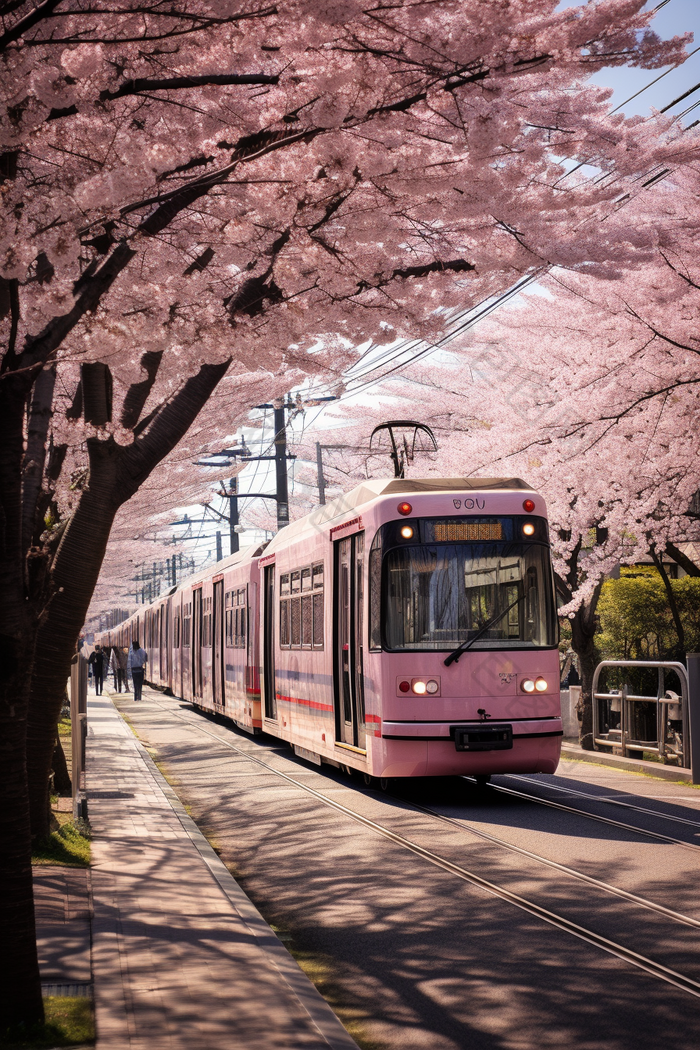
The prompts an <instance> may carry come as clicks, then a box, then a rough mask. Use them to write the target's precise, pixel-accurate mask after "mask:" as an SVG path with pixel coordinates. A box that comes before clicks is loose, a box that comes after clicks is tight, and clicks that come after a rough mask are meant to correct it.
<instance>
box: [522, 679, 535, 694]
mask: <svg viewBox="0 0 700 1050" xmlns="http://www.w3.org/2000/svg"><path fill="white" fill-rule="evenodd" d="M520 688H521V689H522V691H523V692H524V693H534V691H535V683H534V682H533V680H532V679H531V678H523V680H522V682H521V683H520Z"/></svg>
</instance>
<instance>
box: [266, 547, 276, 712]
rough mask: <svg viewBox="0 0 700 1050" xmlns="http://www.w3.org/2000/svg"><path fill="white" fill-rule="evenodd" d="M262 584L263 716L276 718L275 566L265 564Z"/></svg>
mask: <svg viewBox="0 0 700 1050" xmlns="http://www.w3.org/2000/svg"><path fill="white" fill-rule="evenodd" d="M264 573H265V581H264V584H263V597H264V608H263V632H264V640H263V678H264V689H265V718H277V693H276V690H275V567H274V565H266V566H265V569H264Z"/></svg>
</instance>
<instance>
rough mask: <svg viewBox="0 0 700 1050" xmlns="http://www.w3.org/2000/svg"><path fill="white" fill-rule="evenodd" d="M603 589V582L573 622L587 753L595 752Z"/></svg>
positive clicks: (577, 612)
mask: <svg viewBox="0 0 700 1050" xmlns="http://www.w3.org/2000/svg"><path fill="white" fill-rule="evenodd" d="M602 587H603V581H602V580H601V582H600V583H599V584H598V585H597V587H596V589H595V590H594V592H593V594H592V595H591V597H590V599H589V600H588V601H586V602H584V603H583V604H582V605H580V606H579V607H578V609H577V610H576V613H575V614H574V618H573V620H572V621H571V648H572V649H573V650H574V652H575V653H576V655H577V656H578V661H579V667H580V668H581V700H580V705H581V706H580V714H581V736H580V744H581V747H582V748H583V749H584V751H594V750H595V745H594V743H593V696H592V692H593V675H594V673H595V669H596V665H597V663H598V654H597V652H596V647H595V633H596V628H597V618H596V614H595V612H596V609H597V607H598V599H599V598H600V592H601V590H602Z"/></svg>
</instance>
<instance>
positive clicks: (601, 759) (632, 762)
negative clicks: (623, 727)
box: [561, 744, 693, 784]
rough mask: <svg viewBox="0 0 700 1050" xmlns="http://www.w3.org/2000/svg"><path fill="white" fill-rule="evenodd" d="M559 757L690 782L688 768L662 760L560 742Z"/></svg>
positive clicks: (691, 779)
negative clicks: (594, 749)
mask: <svg viewBox="0 0 700 1050" xmlns="http://www.w3.org/2000/svg"><path fill="white" fill-rule="evenodd" d="M561 757H562V758H563V759H568V760H569V761H574V762H592V763H593V764H594V765H599V766H612V767H613V768H615V769H626V770H627V772H628V773H646V774H647V775H648V776H650V777H658V778H659V780H674V781H677V782H678V781H682V782H683V783H686V784H692V782H693V777H692V773H691V772H690V770H689V769H682V768H681V767H680V766H665V765H663V763H662V762H645V761H643V760H642V759H640V758H624V757H623V756H622V755H611V754H609V753H608V752H607V751H584V750H583V748H582V747H578V746H577V745H575V744H562V748H561Z"/></svg>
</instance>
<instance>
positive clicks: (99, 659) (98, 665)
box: [88, 645, 105, 696]
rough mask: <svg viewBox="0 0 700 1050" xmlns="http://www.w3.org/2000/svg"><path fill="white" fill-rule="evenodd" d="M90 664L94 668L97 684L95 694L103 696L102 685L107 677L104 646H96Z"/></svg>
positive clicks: (89, 659)
mask: <svg viewBox="0 0 700 1050" xmlns="http://www.w3.org/2000/svg"><path fill="white" fill-rule="evenodd" d="M88 664H89V665H90V667H91V668H92V676H93V681H94V683H95V694H96V695H97V696H101V695H102V683H103V681H104V676H105V654H104V653H103V652H102V646H101V645H96V646H95V648H94V649H93V651H92V652H91V653H90V656H89V657H88Z"/></svg>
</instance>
